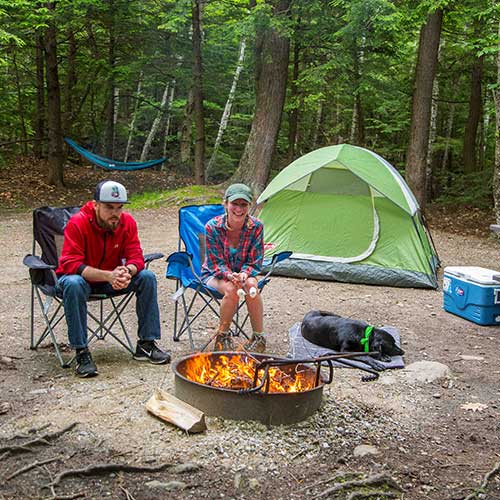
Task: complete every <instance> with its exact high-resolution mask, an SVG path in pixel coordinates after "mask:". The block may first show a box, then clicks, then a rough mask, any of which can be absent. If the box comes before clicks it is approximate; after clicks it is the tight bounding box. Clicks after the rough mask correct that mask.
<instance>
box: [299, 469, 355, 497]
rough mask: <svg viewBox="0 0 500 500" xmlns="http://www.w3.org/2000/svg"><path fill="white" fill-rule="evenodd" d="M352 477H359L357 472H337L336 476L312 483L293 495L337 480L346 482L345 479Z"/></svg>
mask: <svg viewBox="0 0 500 500" xmlns="http://www.w3.org/2000/svg"><path fill="white" fill-rule="evenodd" d="M354 476H360V474H359V473H357V472H346V473H344V472H339V473H338V474H335V475H334V476H332V477H329V478H327V479H323V480H321V481H318V482H316V483H313V484H311V485H309V486H305V487H304V488H301V489H300V490H297V491H295V493H302V492H303V491H306V490H310V489H312V488H316V487H317V486H321V485H323V484H328V483H332V482H333V481H338V480H339V479H340V480H343V481H346V480H347V478H352V477H354Z"/></svg>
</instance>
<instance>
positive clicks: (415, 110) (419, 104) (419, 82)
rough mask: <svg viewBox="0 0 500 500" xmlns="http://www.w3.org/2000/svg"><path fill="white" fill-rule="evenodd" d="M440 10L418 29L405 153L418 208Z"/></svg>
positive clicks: (423, 191)
mask: <svg viewBox="0 0 500 500" xmlns="http://www.w3.org/2000/svg"><path fill="white" fill-rule="evenodd" d="M442 22H443V11H442V10H441V9H437V10H436V11H435V12H434V13H432V14H430V15H429V17H428V18H427V22H426V23H425V25H424V26H422V29H421V30H420V40H419V44H418V57H417V66H416V71H415V85H414V91H413V102H412V115H411V129H410V141H409V144H408V151H407V154H406V180H407V182H408V184H409V186H410V189H412V191H413V193H414V195H415V197H416V198H417V200H418V202H419V204H420V207H421V208H424V207H425V203H426V201H427V200H426V180H425V176H426V159H427V147H428V143H429V126H430V115H431V105H432V85H433V82H434V77H435V75H436V68H437V60H438V51H439V41H440V37H441V26H442Z"/></svg>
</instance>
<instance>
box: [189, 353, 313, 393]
mask: <svg viewBox="0 0 500 500" xmlns="http://www.w3.org/2000/svg"><path fill="white" fill-rule="evenodd" d="M258 363H259V360H257V359H255V358H253V357H252V356H251V355H246V354H231V355H219V356H211V355H204V354H200V355H198V356H194V357H193V358H190V359H188V360H186V364H185V373H184V375H185V376H186V378H188V379H189V380H192V381H193V382H198V383H200V384H205V385H209V386H211V387H217V388H221V389H232V390H241V389H251V388H252V387H254V384H253V381H254V375H255V368H256V366H257V364H258ZM283 368H284V369H280V368H278V367H270V368H269V379H270V383H269V391H268V392H273V393H276V392H289V393H291V392H304V391H308V390H310V389H313V388H314V383H315V372H314V370H312V369H310V368H304V367H302V369H301V370H299V369H298V367H297V366H294V367H293V368H292V370H291V373H289V372H290V370H287V368H288V367H283ZM285 370H286V371H285ZM263 376H264V370H262V369H261V370H259V378H258V381H257V383H256V385H259V384H260V383H261V382H262V377H263ZM265 390H266V389H265V385H264V387H263V388H262V391H265Z"/></svg>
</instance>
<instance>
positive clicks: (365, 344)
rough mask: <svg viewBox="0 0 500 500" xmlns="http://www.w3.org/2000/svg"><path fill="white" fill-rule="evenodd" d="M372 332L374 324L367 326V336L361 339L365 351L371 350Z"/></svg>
mask: <svg viewBox="0 0 500 500" xmlns="http://www.w3.org/2000/svg"><path fill="white" fill-rule="evenodd" d="M372 332H373V326H367V327H366V328H365V336H364V337H363V338H362V339H361V340H360V342H361V345H362V346H363V347H364V349H365V352H370V346H369V340H370V335H371V334H372Z"/></svg>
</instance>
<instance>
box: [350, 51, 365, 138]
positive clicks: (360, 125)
mask: <svg viewBox="0 0 500 500" xmlns="http://www.w3.org/2000/svg"><path fill="white" fill-rule="evenodd" d="M352 59H353V71H354V78H353V80H354V104H353V110H352V123H351V137H350V143H351V144H356V145H358V146H363V145H364V143H365V118H364V113H363V102H362V100H361V73H362V68H363V62H364V41H363V45H362V47H361V49H358V46H357V45H354V47H353V50H352Z"/></svg>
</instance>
